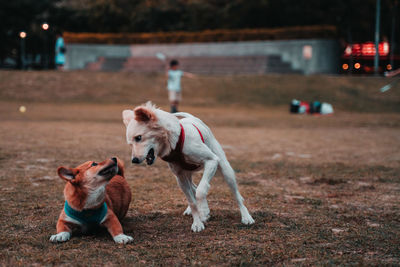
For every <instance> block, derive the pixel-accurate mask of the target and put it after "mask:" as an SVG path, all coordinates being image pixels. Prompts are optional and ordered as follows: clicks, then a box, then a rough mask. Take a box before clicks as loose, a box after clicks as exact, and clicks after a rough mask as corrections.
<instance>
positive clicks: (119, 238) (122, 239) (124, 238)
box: [113, 234, 133, 244]
mask: <svg viewBox="0 0 400 267" xmlns="http://www.w3.org/2000/svg"><path fill="white" fill-rule="evenodd" d="M113 239H114V241H115V243H118V244H128V243H130V242H133V237H131V236H129V235H124V234H119V235H116V236H114V237H113Z"/></svg>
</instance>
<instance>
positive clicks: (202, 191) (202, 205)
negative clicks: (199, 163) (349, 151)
mask: <svg viewBox="0 0 400 267" xmlns="http://www.w3.org/2000/svg"><path fill="white" fill-rule="evenodd" d="M217 167H218V158H217V157H216V156H215V157H213V159H211V160H207V161H206V162H205V163H204V172H203V177H202V178H201V180H200V183H199V185H198V187H197V190H196V201H197V206H198V208H199V212H200V218H201V220H202V221H203V222H204V221H206V220H207V219H208V217H209V214H210V209H209V208H208V204H207V199H206V197H207V194H208V190H209V189H210V181H211V179H212V178H213V177H214V175H215V172H216V170H217Z"/></svg>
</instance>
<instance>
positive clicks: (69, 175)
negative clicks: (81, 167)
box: [57, 167, 76, 182]
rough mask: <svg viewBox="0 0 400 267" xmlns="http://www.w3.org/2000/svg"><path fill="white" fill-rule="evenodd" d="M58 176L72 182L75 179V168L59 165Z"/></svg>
mask: <svg viewBox="0 0 400 267" xmlns="http://www.w3.org/2000/svg"><path fill="white" fill-rule="evenodd" d="M57 173H58V176H60V177H61V178H62V179H63V180H65V181H67V182H72V181H73V180H74V179H75V175H76V172H75V171H74V169H71V168H66V167H58V169H57Z"/></svg>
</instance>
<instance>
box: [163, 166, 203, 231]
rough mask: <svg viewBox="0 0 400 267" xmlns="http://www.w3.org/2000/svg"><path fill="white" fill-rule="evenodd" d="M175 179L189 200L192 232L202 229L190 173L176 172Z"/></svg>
mask: <svg viewBox="0 0 400 267" xmlns="http://www.w3.org/2000/svg"><path fill="white" fill-rule="evenodd" d="M171 169H172V168H171ZM174 172H175V171H174ZM176 180H177V181H178V184H179V186H180V188H181V189H182V191H183V193H184V194H185V196H186V199H187V201H188V202H189V207H190V211H191V213H192V216H193V224H192V231H193V232H200V231H203V230H204V228H205V227H204V224H203V222H202V221H201V219H200V214H199V210H198V208H197V202H196V197H195V194H194V192H193V190H192V181H191V173H188V172H179V173H177V174H176Z"/></svg>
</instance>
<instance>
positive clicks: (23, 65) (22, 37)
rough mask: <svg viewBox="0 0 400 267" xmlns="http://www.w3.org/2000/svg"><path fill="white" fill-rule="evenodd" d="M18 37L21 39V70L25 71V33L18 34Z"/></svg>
mask: <svg viewBox="0 0 400 267" xmlns="http://www.w3.org/2000/svg"><path fill="white" fill-rule="evenodd" d="M19 37H20V38H21V42H20V45H21V47H20V49H21V51H20V53H21V68H22V69H25V38H26V32H24V31H22V32H20V33H19Z"/></svg>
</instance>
